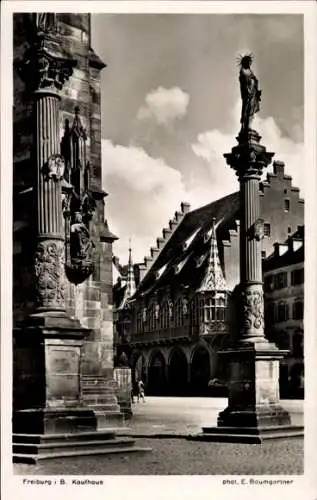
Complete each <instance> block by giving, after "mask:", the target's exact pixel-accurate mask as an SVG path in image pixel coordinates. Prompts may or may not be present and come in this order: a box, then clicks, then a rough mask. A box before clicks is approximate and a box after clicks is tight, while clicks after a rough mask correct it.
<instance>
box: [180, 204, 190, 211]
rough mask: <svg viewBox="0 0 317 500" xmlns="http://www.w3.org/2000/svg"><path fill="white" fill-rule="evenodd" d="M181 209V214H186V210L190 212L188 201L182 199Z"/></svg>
mask: <svg viewBox="0 0 317 500" xmlns="http://www.w3.org/2000/svg"><path fill="white" fill-rule="evenodd" d="M181 211H182V213H183V214H188V212H190V203H187V202H186V201H182V203H181Z"/></svg>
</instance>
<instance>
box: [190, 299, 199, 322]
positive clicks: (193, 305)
mask: <svg viewBox="0 0 317 500" xmlns="http://www.w3.org/2000/svg"><path fill="white" fill-rule="evenodd" d="M190 315H191V323H192V325H193V326H196V325H197V324H198V307H197V298H196V297H194V298H193V299H192V300H191V302H190Z"/></svg>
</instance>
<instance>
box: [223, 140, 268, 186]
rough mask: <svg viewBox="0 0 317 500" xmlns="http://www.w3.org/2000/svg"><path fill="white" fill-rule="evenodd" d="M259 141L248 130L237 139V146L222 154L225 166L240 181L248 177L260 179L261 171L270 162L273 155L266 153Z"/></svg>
mask: <svg viewBox="0 0 317 500" xmlns="http://www.w3.org/2000/svg"><path fill="white" fill-rule="evenodd" d="M260 140H261V137H260V135H259V134H258V133H257V132H256V130H249V131H248V132H247V133H246V134H242V135H241V134H240V135H239V136H238V137H237V141H238V143H239V144H238V146H235V147H233V148H232V150H231V153H227V154H224V157H225V159H226V162H227V164H228V165H230V167H231V168H233V169H234V170H235V171H236V174H237V176H238V178H239V180H240V181H241V180H245V179H247V178H249V177H258V178H259V179H260V177H261V175H262V172H263V169H264V168H266V167H268V166H269V164H270V163H271V161H272V158H273V156H274V153H269V152H267V151H266V148H265V146H262V144H260Z"/></svg>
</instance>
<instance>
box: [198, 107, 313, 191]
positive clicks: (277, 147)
mask: <svg viewBox="0 0 317 500" xmlns="http://www.w3.org/2000/svg"><path fill="white" fill-rule="evenodd" d="M239 115H240V102H238V103H237V104H236V105H235V106H234V108H233V110H232V116H231V119H230V124H229V126H228V130H227V131H225V132H224V131H221V130H216V129H214V130H207V131H205V132H202V133H200V134H199V135H198V137H197V140H196V142H194V143H193V144H192V150H193V152H194V153H195V154H196V155H197V156H198V157H199V158H201V159H202V160H203V161H205V162H206V163H207V164H208V166H209V169H210V173H211V177H212V180H213V183H214V184H215V185H216V186H223V190H226V191H227V190H228V189H231V190H235V189H237V183H236V182H237V181H236V179H235V177H232V176H231V175H230V173H229V172H230V169H229V167H227V168H223V167H224V158H223V153H226V152H230V150H231V148H232V147H233V146H234V145H236V141H235V139H234V138H235V135H237V132H238V130H239V126H240V125H239ZM253 127H254V128H255V129H256V130H257V131H258V132H259V133H260V135H261V137H262V139H261V142H262V144H263V145H265V147H266V148H267V150H268V151H272V152H275V156H274V159H278V160H281V161H284V162H285V171H286V173H287V174H288V175H291V176H292V178H293V185H294V186H297V187H299V188H300V189H301V190H302V191H303V192H304V187H305V182H304V174H305V171H304V168H303V161H304V160H303V159H304V144H303V143H302V142H296V141H294V140H292V139H291V138H289V137H285V136H283V135H282V132H281V130H280V129H279V127H278V126H277V124H276V121H275V120H274V118H273V117H268V118H261V117H260V116H259V115H257V116H256V117H255V119H254V124H253ZM298 127H299V128H300V124H298ZM229 129H230V130H229ZM270 170H272V166H271V167H269V169H268V171H270ZM234 186H235V187H234Z"/></svg>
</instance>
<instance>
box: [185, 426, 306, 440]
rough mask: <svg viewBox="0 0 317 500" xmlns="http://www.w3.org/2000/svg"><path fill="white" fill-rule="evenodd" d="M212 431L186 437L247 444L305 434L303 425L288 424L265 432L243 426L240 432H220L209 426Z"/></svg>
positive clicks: (228, 429)
mask: <svg viewBox="0 0 317 500" xmlns="http://www.w3.org/2000/svg"><path fill="white" fill-rule="evenodd" d="M209 429H210V431H208V432H203V433H201V434H196V435H191V436H187V438H186V439H188V440H190V441H210V442H214V443H217V442H218V443H245V444H256V443H262V442H263V441H264V440H267V439H290V438H299V437H300V438H302V437H303V435H304V430H303V428H302V427H298V428H296V427H293V428H292V427H291V426H287V428H286V429H283V428H278V427H276V428H271V429H269V428H265V431H264V432H259V429H257V431H258V432H255V431H254V429H252V430H250V432H247V431H246V430H245V431H244V430H243V428H242V429H240V432H239V431H237V429H236V428H224V429H226V430H225V431H224V430H223V429H222V430H221V431H220V432H218V428H217V427H215V428H209Z"/></svg>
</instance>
